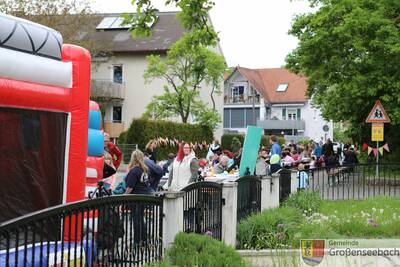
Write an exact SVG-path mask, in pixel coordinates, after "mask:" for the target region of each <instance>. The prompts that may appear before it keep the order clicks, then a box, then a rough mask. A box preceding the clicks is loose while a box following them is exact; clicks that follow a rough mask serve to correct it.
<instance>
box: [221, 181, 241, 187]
mask: <svg viewBox="0 0 400 267" xmlns="http://www.w3.org/2000/svg"><path fill="white" fill-rule="evenodd" d="M237 184H238V183H237V182H229V181H227V182H225V183H223V184H222V187H237Z"/></svg>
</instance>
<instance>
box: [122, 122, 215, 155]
mask: <svg viewBox="0 0 400 267" xmlns="http://www.w3.org/2000/svg"><path fill="white" fill-rule="evenodd" d="M159 137H161V138H168V139H174V138H176V139H177V140H179V141H186V142H191V143H196V142H203V141H206V142H207V143H208V144H210V143H211V142H212V141H213V132H212V130H211V129H210V128H208V127H206V126H201V125H198V124H188V123H175V122H170V121H154V120H146V119H133V120H132V123H131V125H130V127H129V129H128V130H127V131H126V132H123V133H121V136H120V138H122V139H123V140H120V142H119V143H122V141H124V143H127V144H138V146H139V149H142V150H144V149H145V147H146V144H147V143H148V142H149V141H150V140H152V139H156V138H159ZM177 151H178V146H169V145H166V146H165V145H162V146H160V147H158V148H157V160H162V159H167V158H168V154H169V153H174V154H175V153H177ZM207 151H208V149H207V148H204V149H202V150H199V149H198V150H195V152H196V156H197V157H198V158H202V157H205V156H206V154H207Z"/></svg>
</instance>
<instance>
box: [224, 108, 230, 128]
mask: <svg viewBox="0 0 400 267" xmlns="http://www.w3.org/2000/svg"><path fill="white" fill-rule="evenodd" d="M230 127H231V110H230V109H229V108H225V109H224V128H230Z"/></svg>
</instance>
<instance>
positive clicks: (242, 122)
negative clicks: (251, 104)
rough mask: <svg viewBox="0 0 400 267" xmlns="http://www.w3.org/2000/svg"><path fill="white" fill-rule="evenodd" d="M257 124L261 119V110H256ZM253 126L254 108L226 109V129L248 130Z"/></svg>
mask: <svg viewBox="0 0 400 267" xmlns="http://www.w3.org/2000/svg"><path fill="white" fill-rule="evenodd" d="M254 112H255V114H254V115H255V119H256V123H257V121H258V120H259V119H260V108H258V107H257V108H255V109H254ZM249 125H253V108H225V109H224V128H246V127H247V126H249Z"/></svg>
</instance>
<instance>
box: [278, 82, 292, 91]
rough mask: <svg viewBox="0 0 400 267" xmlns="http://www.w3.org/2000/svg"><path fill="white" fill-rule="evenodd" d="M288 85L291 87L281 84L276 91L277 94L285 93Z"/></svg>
mask: <svg viewBox="0 0 400 267" xmlns="http://www.w3.org/2000/svg"><path fill="white" fill-rule="evenodd" d="M288 85H289V84H287V83H281V84H279V85H278V87H277V88H276V91H277V92H285V91H286V89H287V88H288Z"/></svg>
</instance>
